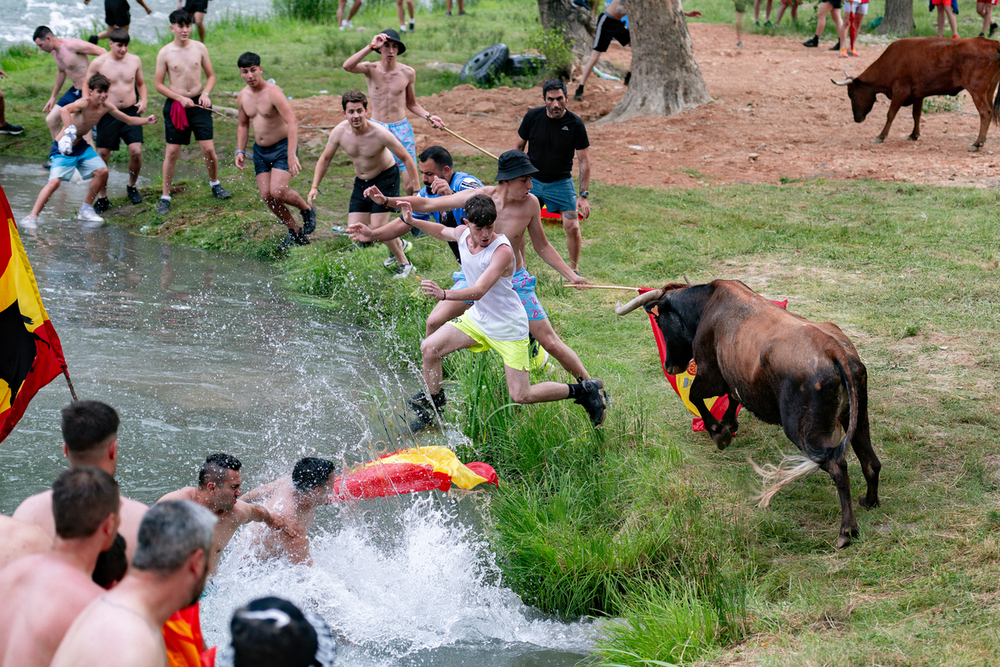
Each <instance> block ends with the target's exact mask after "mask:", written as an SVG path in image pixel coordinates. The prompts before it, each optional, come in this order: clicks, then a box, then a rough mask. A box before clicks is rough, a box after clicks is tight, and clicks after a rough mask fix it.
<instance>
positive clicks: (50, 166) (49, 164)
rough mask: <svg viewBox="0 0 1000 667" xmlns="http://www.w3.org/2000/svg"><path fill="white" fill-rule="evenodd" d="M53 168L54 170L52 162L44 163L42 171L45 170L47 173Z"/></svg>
mask: <svg viewBox="0 0 1000 667" xmlns="http://www.w3.org/2000/svg"><path fill="white" fill-rule="evenodd" d="M51 168H52V163H51V162H43V163H42V169H44V170H45V171H48V170H49V169H51Z"/></svg>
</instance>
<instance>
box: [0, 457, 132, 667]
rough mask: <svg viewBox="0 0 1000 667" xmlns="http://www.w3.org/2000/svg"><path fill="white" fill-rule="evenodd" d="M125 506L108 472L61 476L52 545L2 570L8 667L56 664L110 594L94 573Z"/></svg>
mask: <svg viewBox="0 0 1000 667" xmlns="http://www.w3.org/2000/svg"><path fill="white" fill-rule="evenodd" d="M118 505H119V501H118V484H116V483H115V480H113V479H112V478H111V475H109V474H107V473H106V472H104V471H103V470H98V469H97V468H87V467H84V468H73V469H71V470H66V471H64V472H63V473H62V474H61V475H59V477H58V479H56V481H55V484H53V485H52V504H51V509H50V510H49V512H50V513H51V514H53V515H54V517H55V524H56V540H55V543H54V544H53V545H52V548H51V549H50V550H49V551H47V552H45V553H42V554H36V555H34V556H26V557H25V558H22V559H20V560H18V561H15V562H14V563H12V564H11V565H9V566H8V567H6V568H4V569H3V570H2V571H0V599H3V601H4V603H3V605H0V667H48V665H49V663H50V662H52V656H53V655H55V652H56V649H57V648H58V647H59V642H61V641H62V639H63V636H64V635H65V634H66V631H67V630H69V627H70V625H71V624H72V623H73V620H74V619H75V618H76V617H77V615H78V614H79V613H80V612H81V611H82V610H83V608H84V607H86V606H87V605H88V604H90V602H91V601H92V600H94V599H96V598H97V597H98V596H99V595H100V594H101V593H103V592H104V591H103V589H102V588H101V587H100V586H98V585H97V584H95V583H94V582H93V580H92V579H91V575H92V574H93V572H94V564H95V563H97V557H98V555H99V554H100V553H101V552H102V551H104V550H105V549H107V548H109V547H110V546H111V545H112V544H113V543H114V541H115V536H116V535H117V528H118ZM105 640H106V638H105Z"/></svg>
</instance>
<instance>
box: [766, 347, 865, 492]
mask: <svg viewBox="0 0 1000 667" xmlns="http://www.w3.org/2000/svg"><path fill="white" fill-rule="evenodd" d="M830 345H831V348H830V349H829V350H828V352H829V354H830V356H831V357H832V360H833V363H834V364H835V365H836V366H837V371H838V373H839V374H840V380H841V382H843V383H844V388H845V389H846V390H847V401H848V419H847V428H846V429H845V430H844V437H843V438H841V440H840V442H839V443H837V446H836V447H832V448H828V449H824V450H822V452H811V454H812V455H811V456H808V455H803V454H785V455H784V456H783V457H782V458H781V461H780V462H779V463H778V465H773V464H770V463H767V464H765V465H764V467H761V466H758V465H757V464H756V463H754V462H753V460H752V459H747V460H748V461H749V462H750V465H751V467H753V469H754V472H756V473H757V474H758V475H760V478H761V482H762V483H763V485H764V488H763V489H762V490H761V492H760V495H759V496H758V497H757V500H758V503H757V506H758V507H767V506H768V504H770V502H771V498H773V497H774V496H775V494H777V493H778V492H779V491H781V490H782V489H783V488H785V487H786V486H788V485H789V484H791V483H792V482H794V481H795V480H797V479H801V478H802V477H805V476H807V475H809V474H811V473H813V472H815V471H816V470H817V469H818V468H819V467H820V466H821V465H823V464H824V463H826V462H827V461H832V460H834V459H838V458H840V457H841V456H843V455H844V452H845V451H846V449H847V445H848V443H850V442H851V440H852V439H853V438H854V432H855V430H857V427H858V387H857V384H856V383H855V381H854V372H853V371H852V370H851V365H850V362H849V361H848V359H847V355H846V354H845V353H844V349H843V347H841V345H840V343H838V342H836V341H831V342H830Z"/></svg>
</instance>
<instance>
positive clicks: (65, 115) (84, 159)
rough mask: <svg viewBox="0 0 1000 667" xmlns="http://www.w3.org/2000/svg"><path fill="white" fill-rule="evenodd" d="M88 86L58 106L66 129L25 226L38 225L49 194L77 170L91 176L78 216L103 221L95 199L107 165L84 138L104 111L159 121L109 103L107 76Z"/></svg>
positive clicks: (133, 120)
mask: <svg viewBox="0 0 1000 667" xmlns="http://www.w3.org/2000/svg"><path fill="white" fill-rule="evenodd" d="M87 86H88V87H89V89H90V93H89V94H88V95H86V96H85V97H82V98H80V99H79V100H77V101H76V102H72V103H70V104H68V105H66V106H64V107H61V108H60V109H59V113H60V115H61V116H62V122H63V129H62V130H61V131H60V132H59V135H58V136H57V137H56V141H53V142H52V149H51V151H50V152H49V160H50V161H51V163H52V169H51V171H50V172H49V182H48V183H46V184H45V187H43V188H42V191H41V192H39V193H38V199H36V200H35V205H34V206H33V207H32V208H31V213H30V214H29V215H27V216H26V217H25V218H24V219H23V220H21V224H22V225H24V226H25V227H36V226H37V225H38V215H39V214H40V213H41V212H42V209H43V208H44V207H45V204H46V202H48V201H49V197H51V196H52V195H53V193H55V191H56V190H58V189H59V183H60V181H68V180H69V179H70V178H72V176H73V172H74V171H77V170H78V171H79V172H80V177H81V178H82V179H83V180H87V179H91V183H90V188H89V189H88V190H87V196H86V197H85V198H84V200H83V204H81V205H80V212H79V213H78V214H77V218H78V219H80V220H83V221H84V222H93V223H101V222H104V218H102V217H101V216H99V215H97V211H95V210H94V205H93V202H94V199H95V198H96V197H97V193H98V191H100V190H101V188H103V187H104V185H105V184H106V183H107V182H108V166H107V165H106V164H105V163H104V160H102V159H101V156H100V155H98V154H97V153H96V152H95V151H94V149H93V148H92V147H91V145H90V144H88V143H87V142H86V141H84V139H83V137H85V136H87V135H88V134H90V130H91V129H92V128H93V127H94V125H96V124H97V122H98V121H99V120H100V119H101V118H102V117H103V116H104V114H111V115H112V116H114V117H115V118H117V119H118V120H120V121H122V122H124V123H126V124H127V125H141V124H148V123H155V122H156V116H147V117H146V118H139V117H134V116H126V115H125V114H123V113H122V112H121V111H119V110H118V109H116V108H115V107H113V106H112V105H111V104H109V103H108V88H109V87H110V86H111V82H110V81H108V79H107V77H105V76H103V75H101V74H95V75H94V76H92V77H90V80H89V81H87Z"/></svg>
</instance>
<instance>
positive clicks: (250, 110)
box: [236, 51, 316, 250]
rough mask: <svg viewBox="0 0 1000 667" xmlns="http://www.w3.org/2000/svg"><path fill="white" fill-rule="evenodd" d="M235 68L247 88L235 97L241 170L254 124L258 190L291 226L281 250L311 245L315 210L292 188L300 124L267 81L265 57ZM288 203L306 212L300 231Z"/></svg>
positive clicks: (245, 59)
mask: <svg viewBox="0 0 1000 667" xmlns="http://www.w3.org/2000/svg"><path fill="white" fill-rule="evenodd" d="M236 65H237V67H239V68H240V76H241V77H243V81H245V82H246V84H247V86H246V88H244V89H243V90H241V91H240V94H239V95H238V96H237V97H236V106H237V107H238V108H239V112H240V124H239V127H237V128H236V148H237V150H236V167H237V168H239V169H245V168H246V165H245V158H246V155H247V152H246V147H247V140H248V139H249V137H250V124H251V122H252V123H253V140H254V144H253V172H254V174H256V176H257V189H258V190H259V191H260V196H261V198H262V199H263V200H264V203H265V204H267V207H268V208H269V209H271V212H272V213H274V214H275V215H276V216H278V219H279V220H281V222H283V223H285V226H286V227H288V236H287V237H285V240H284V241H282V243H281V246H279V248H280V249H281V250H284V249H285V248H289V247H291V246H292V245H293V244H297V245H308V244H309V239H307V238H306V234H312V233H313V232H314V231H316V208H315V207H314V206H310V205H309V204H307V203H306V200H305V199H303V198H302V195H300V194H299V193H298V192H296V191H295V190H292V189H291V188H290V187H288V184H289V182H290V181H291V180H292V176H298V175H299V170H301V169H302V165H301V164H299V156H298V152H299V123H298V121H297V120H295V113H294V112H293V111H292V106H291V105H290V104H289V103H288V99H287V98H286V97H285V93H283V92H282V91H281V88H278V87H277V86H276V85H274V84H273V83H268V82H267V81H265V80H264V73H263V70H261V67H260V56H258V55H257V54H256V53H250V52H249V51H247V52H246V53H244V54H243V55H241V56H240V58H239V60H238V61H237V62H236ZM285 204H291V205H292V206H295V207H296V208H298V209H299V210H300V211H302V226H301V227H299V226H298V225H296V224H295V218H293V217H292V214H291V212H290V211H289V210H288V207H287V206H285Z"/></svg>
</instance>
